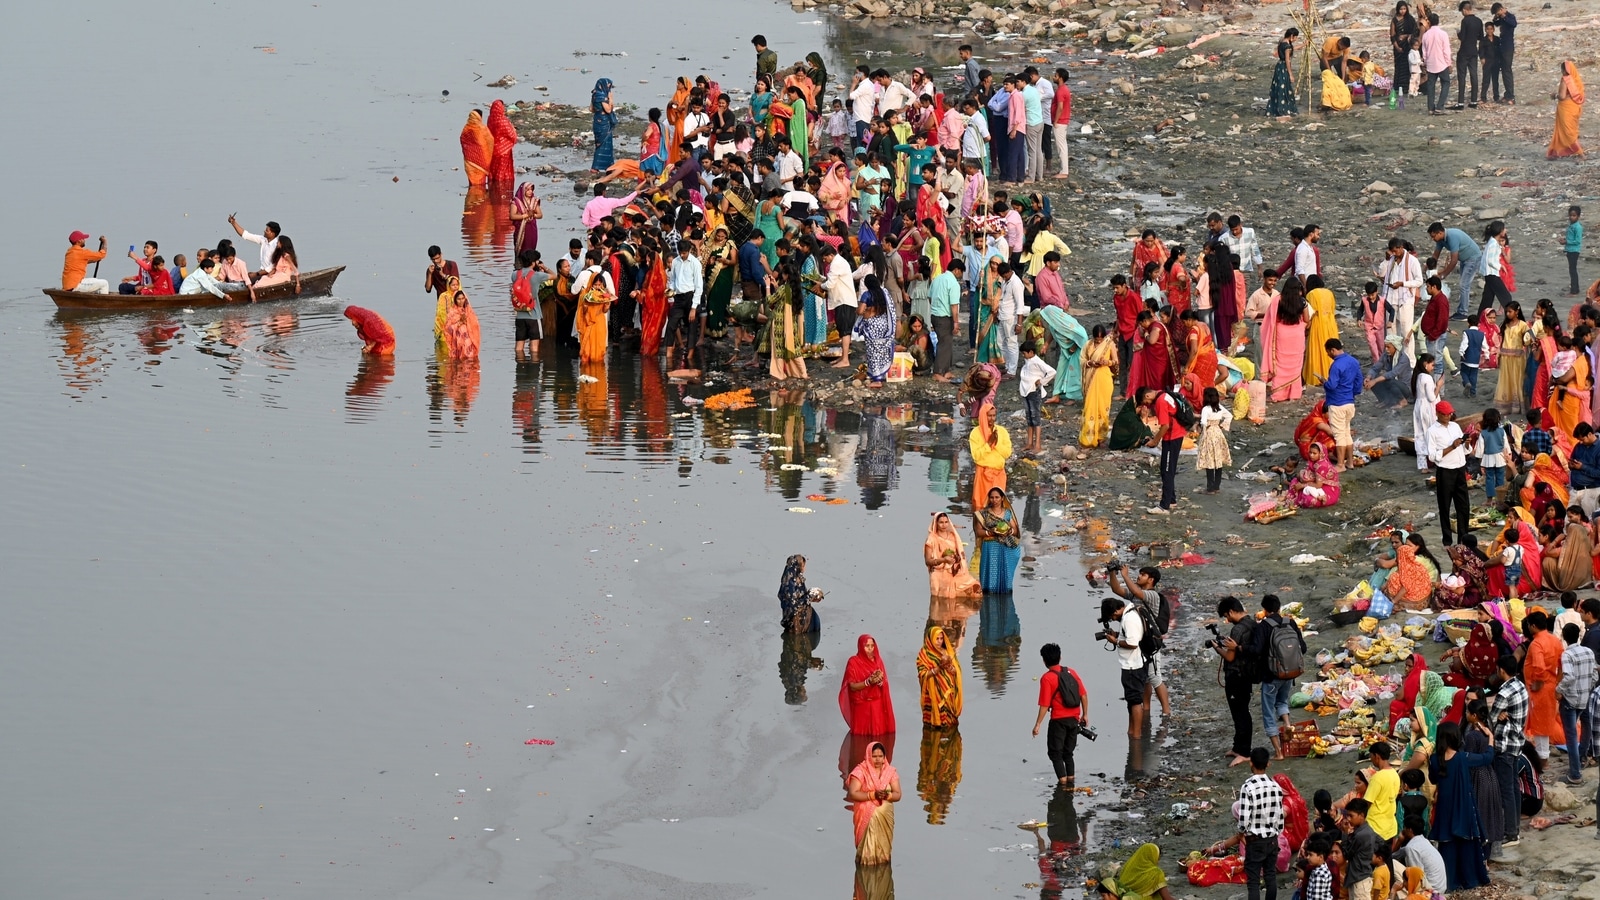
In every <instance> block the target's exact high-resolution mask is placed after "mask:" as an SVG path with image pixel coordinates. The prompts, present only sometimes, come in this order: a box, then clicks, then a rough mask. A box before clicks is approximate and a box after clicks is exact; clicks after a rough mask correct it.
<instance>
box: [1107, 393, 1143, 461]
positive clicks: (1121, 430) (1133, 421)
mask: <svg viewBox="0 0 1600 900" xmlns="http://www.w3.org/2000/svg"><path fill="white" fill-rule="evenodd" d="M1153 437H1154V435H1152V434H1151V433H1150V426H1149V425H1146V424H1145V423H1144V419H1143V418H1142V417H1140V415H1139V404H1138V402H1137V401H1136V400H1135V399H1134V398H1132V397H1129V398H1128V399H1126V400H1124V401H1122V409H1121V411H1119V412H1118V413H1117V417H1116V419H1115V420H1113V421H1112V423H1111V440H1110V441H1109V442H1107V444H1106V447H1107V448H1109V449H1111V450H1136V449H1138V448H1140V447H1143V446H1146V445H1147V444H1149V443H1150V442H1151V439H1152V438H1153Z"/></svg>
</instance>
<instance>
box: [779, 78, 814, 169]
mask: <svg viewBox="0 0 1600 900" xmlns="http://www.w3.org/2000/svg"><path fill="white" fill-rule="evenodd" d="M783 97H784V102H785V103H787V104H788V105H789V109H790V110H791V115H790V116H789V146H790V147H793V148H794V152H795V153H798V154H799V155H800V165H801V167H802V168H804V167H807V166H810V165H811V156H810V153H811V141H810V139H809V136H808V134H807V131H806V95H805V92H804V91H802V90H800V88H799V87H797V86H795V85H792V84H791V85H789V86H788V87H786V88H784V89H783Z"/></svg>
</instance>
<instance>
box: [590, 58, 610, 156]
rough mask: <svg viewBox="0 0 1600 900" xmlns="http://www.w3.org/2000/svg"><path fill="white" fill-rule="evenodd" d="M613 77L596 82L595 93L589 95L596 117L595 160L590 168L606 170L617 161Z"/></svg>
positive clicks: (594, 121)
mask: <svg viewBox="0 0 1600 900" xmlns="http://www.w3.org/2000/svg"><path fill="white" fill-rule="evenodd" d="M611 88H612V84H611V79H609V78H602V79H600V80H599V81H596V82H595V83H594V93H592V94H590V95H589V112H590V113H592V114H593V116H594V119H593V122H592V128H593V130H594V161H593V162H591V163H590V164H589V168H591V169H593V170H594V171H596V172H604V171H605V170H607V169H609V168H611V164H612V163H614V162H616V161H617V151H616V148H615V147H613V146H612V141H611V133H612V132H613V131H615V130H616V127H617V113H616V109H615V108H614V107H613V106H612V103H611Z"/></svg>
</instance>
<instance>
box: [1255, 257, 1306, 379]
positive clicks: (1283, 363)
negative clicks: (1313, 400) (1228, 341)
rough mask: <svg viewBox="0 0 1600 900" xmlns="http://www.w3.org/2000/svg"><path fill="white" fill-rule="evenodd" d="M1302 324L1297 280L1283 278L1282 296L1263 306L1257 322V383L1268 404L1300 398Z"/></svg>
mask: <svg viewBox="0 0 1600 900" xmlns="http://www.w3.org/2000/svg"><path fill="white" fill-rule="evenodd" d="M1306 323H1307V318H1306V298H1305V290H1304V289H1303V288H1302V287H1301V286H1300V282H1299V280H1298V279H1295V278H1287V279H1285V280H1284V284H1283V293H1282V294H1280V295H1279V296H1278V299H1276V300H1274V301H1272V302H1271V303H1269V304H1268V305H1267V314H1266V316H1265V317H1264V318H1263V319H1262V320H1261V380H1262V381H1264V382H1266V384H1267V399H1268V400H1269V401H1271V402H1274V403H1280V402H1282V401H1284V400H1298V399H1300V388H1301V386H1302V384H1301V380H1300V370H1301V367H1302V366H1304V365H1305V357H1306Z"/></svg>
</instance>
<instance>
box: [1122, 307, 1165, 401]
mask: <svg viewBox="0 0 1600 900" xmlns="http://www.w3.org/2000/svg"><path fill="white" fill-rule="evenodd" d="M1138 321H1139V334H1140V336H1141V338H1142V339H1143V341H1144V345H1143V346H1142V347H1140V348H1139V349H1138V350H1135V351H1134V352H1133V356H1134V371H1136V372H1137V373H1138V376H1139V378H1138V381H1139V383H1138V384H1137V385H1132V384H1130V388H1131V389H1133V390H1137V389H1138V388H1155V389H1156V390H1158V391H1165V390H1168V389H1170V388H1171V387H1172V385H1173V383H1174V381H1175V380H1176V379H1175V378H1174V375H1175V374H1176V373H1175V372H1174V370H1173V365H1172V335H1171V334H1169V333H1168V332H1167V326H1165V325H1162V324H1161V320H1160V319H1157V318H1156V314H1155V313H1153V312H1151V311H1150V310H1148V309H1147V310H1145V311H1144V312H1142V313H1140V314H1139V320H1138ZM1131 381H1132V379H1130V382H1131Z"/></svg>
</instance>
